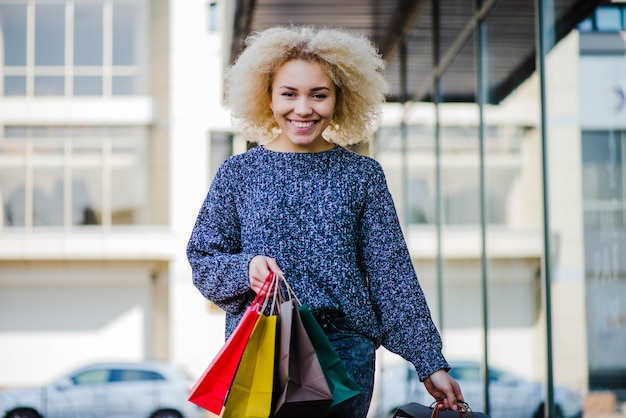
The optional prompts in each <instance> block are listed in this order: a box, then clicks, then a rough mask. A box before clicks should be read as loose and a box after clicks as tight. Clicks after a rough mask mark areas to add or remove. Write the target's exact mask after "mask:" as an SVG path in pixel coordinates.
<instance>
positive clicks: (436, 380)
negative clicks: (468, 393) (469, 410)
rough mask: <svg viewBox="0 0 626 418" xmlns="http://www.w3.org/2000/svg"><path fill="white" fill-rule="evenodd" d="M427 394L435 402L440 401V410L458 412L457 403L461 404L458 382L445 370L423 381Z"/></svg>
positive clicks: (461, 395) (461, 398)
mask: <svg viewBox="0 0 626 418" xmlns="http://www.w3.org/2000/svg"><path fill="white" fill-rule="evenodd" d="M424 385H425V386H426V389H427V390H428V392H429V393H430V394H431V395H432V396H433V397H434V398H435V399H436V400H437V401H441V408H442V409H452V410H455V411H456V410H458V409H459V407H458V405H457V402H462V401H463V400H464V399H463V393H462V392H461V387H460V386H459V384H458V382H457V381H456V380H454V379H453V378H452V377H451V376H450V375H449V374H448V373H447V372H446V371H445V370H438V371H436V372H435V373H433V374H431V375H430V376H428V378H426V380H424Z"/></svg>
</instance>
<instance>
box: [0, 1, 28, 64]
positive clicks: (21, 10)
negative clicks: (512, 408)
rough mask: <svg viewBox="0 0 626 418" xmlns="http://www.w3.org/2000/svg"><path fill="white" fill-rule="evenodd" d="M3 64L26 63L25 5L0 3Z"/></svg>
mask: <svg viewBox="0 0 626 418" xmlns="http://www.w3.org/2000/svg"><path fill="white" fill-rule="evenodd" d="M0 31H2V33H1V39H2V49H4V65H26V5H21V4H19V5H18V4H0Z"/></svg>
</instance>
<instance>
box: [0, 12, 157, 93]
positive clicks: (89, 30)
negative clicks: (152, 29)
mask: <svg viewBox="0 0 626 418" xmlns="http://www.w3.org/2000/svg"><path fill="white" fill-rule="evenodd" d="M144 3H145V1H144V0H94V1H80V0H79V1H67V2H63V1H61V0H57V1H49V2H45V3H44V2H38V1H35V0H21V1H13V2H11V3H3V2H2V0H0V30H1V33H0V42H2V43H3V44H2V45H0V50H3V51H4V64H3V66H2V67H0V73H1V75H2V77H3V80H2V81H3V82H2V83H0V95H3V96H48V97H50V96H52V97H55V96H56V97H58V96H78V97H84V96H118V95H124V96H128V95H139V94H144V93H145V78H146V77H145V70H146V69H145V56H144V54H145V51H147V50H148V48H147V45H146V43H147V37H146V36H145V30H146V29H145V28H146V25H145V13H146V12H145V5H144Z"/></svg>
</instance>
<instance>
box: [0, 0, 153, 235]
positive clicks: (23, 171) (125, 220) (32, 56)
mask: <svg viewBox="0 0 626 418" xmlns="http://www.w3.org/2000/svg"><path fill="white" fill-rule="evenodd" d="M146 19H147V6H146V3H145V2H144V1H137V0H85V1H65V0H51V1H37V0H0V32H1V33H0V39H1V40H2V45H1V48H0V51H2V52H0V53H1V54H2V57H1V60H0V99H2V97H4V98H6V100H7V101H11V100H20V99H21V100H39V98H41V100H42V102H39V103H45V101H46V100H54V99H56V100H65V99H67V100H76V102H74V103H73V104H75V105H77V106H80V102H79V101H80V100H84V99H91V101H92V102H91V103H93V100H94V99H99V100H101V99H107V98H109V99H116V98H120V97H133V96H135V97H136V96H141V95H145V94H146V93H147V85H146V79H147V77H146V74H147V71H148V68H147V65H146V64H147V61H146V60H147V51H148V48H147V45H148V43H147V36H146V35H147V33H146ZM7 103H9V102H7ZM14 103H18V106H19V103H24V102H19V101H16V102H14ZM51 103H52V102H51ZM65 103H71V102H58V103H57V104H58V106H57V107H56V108H55V109H54V110H58V109H62V108H63V106H64V105H65ZM9 119H10V118H9ZM45 119H46V120H50V118H48V117H46V118H45ZM34 123H35V124H29V123H21V122H15V121H13V120H9V121H5V122H1V121H0V200H2V207H3V209H2V212H1V213H2V215H3V216H2V218H3V221H2V225H4V226H5V227H26V228H31V227H44V226H54V227H75V226H81V225H94V224H97V225H101V226H104V227H106V226H111V225H137V224H139V225H141V224H147V223H148V222H149V220H148V214H147V206H148V197H147V194H148V190H149V187H148V182H147V181H148V180H147V176H148V171H149V168H148V165H149V163H148V158H149V154H148V148H147V144H148V138H147V137H148V128H147V127H145V126H126V125H123V124H122V125H120V124H119V123H115V124H114V125H113V126H106V125H101V124H96V125H93V124H87V125H85V124H84V123H82V122H80V121H79V122H78V123H75V124H74V123H71V121H70V122H69V123H68V122H67V121H63V120H51V123H50V124H45V123H44V124H42V123H40V122H34Z"/></svg>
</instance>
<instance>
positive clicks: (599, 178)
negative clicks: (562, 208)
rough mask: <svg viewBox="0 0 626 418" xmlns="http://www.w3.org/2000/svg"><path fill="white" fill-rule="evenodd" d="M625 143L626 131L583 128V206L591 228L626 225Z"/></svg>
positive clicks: (585, 217) (586, 221) (586, 219)
mask: <svg viewBox="0 0 626 418" xmlns="http://www.w3.org/2000/svg"><path fill="white" fill-rule="evenodd" d="M625 143H626V132H624V131H585V132H583V137H582V158H583V172H582V183H583V208H584V221H585V226H586V227H588V228H589V227H591V228H600V227H603V228H616V227H624V226H625V225H626V202H625V201H624V196H625V193H624V187H625V186H626V183H624V178H625V176H626V170H625V166H624V161H625V160H626V154H625V153H626V147H625V146H624V145H625Z"/></svg>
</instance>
